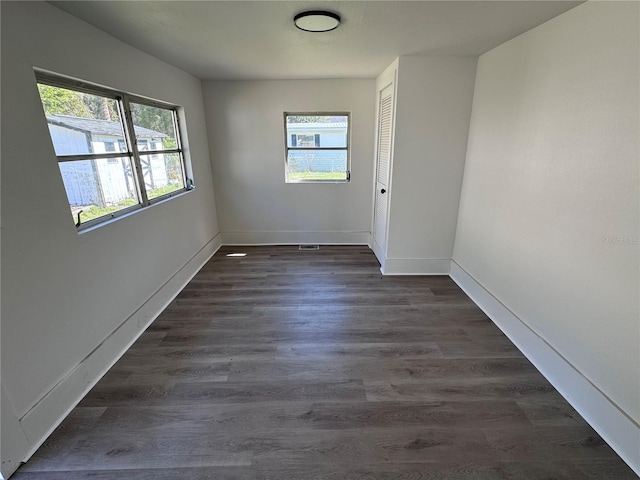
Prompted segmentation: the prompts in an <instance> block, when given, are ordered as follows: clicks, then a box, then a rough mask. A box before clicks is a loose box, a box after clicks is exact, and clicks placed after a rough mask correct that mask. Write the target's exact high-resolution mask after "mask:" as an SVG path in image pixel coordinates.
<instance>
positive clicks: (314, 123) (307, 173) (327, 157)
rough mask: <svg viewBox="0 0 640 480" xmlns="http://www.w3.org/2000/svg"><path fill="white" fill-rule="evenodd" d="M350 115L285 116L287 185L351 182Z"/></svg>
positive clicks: (305, 114)
mask: <svg viewBox="0 0 640 480" xmlns="http://www.w3.org/2000/svg"><path fill="white" fill-rule="evenodd" d="M349 117H350V115H349V113H346V112H339V113H336V112H333V113H321V112H320V113H285V114H284V128H285V141H286V148H285V150H286V153H285V180H286V182H287V183H304V182H348V181H349V180H350V172H349V130H350V121H349V119H350V118H349Z"/></svg>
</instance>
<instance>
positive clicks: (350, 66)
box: [51, 0, 582, 79]
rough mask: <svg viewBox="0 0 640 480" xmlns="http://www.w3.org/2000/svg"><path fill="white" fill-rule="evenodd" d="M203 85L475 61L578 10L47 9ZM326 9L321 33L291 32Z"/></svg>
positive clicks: (499, 4)
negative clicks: (303, 18)
mask: <svg viewBox="0 0 640 480" xmlns="http://www.w3.org/2000/svg"><path fill="white" fill-rule="evenodd" d="M51 3H53V4H54V5H56V6H57V7H59V8H61V9H62V10H65V11H67V12H69V13H71V14H72V15H75V16H76V17H79V18H81V19H83V20H85V21H87V22H88V23H90V24H92V25H94V26H96V27H98V28H99V29H101V30H104V31H105V32H107V33H109V34H111V35H113V36H114V37H117V38H119V39H121V40H123V41H124V42H126V43H128V44H130V45H133V46H134V47H136V48H139V49H140V50H143V51H145V52H148V53H150V54H151V55H154V56H155V57H158V58H160V59H162V60H164V61H166V62H168V63H170V64H173V65H175V66H177V67H179V68H181V69H183V70H186V71H188V72H190V73H192V74H193V75H195V76H197V77H199V78H202V79H286V78H357V77H360V78H362V77H364V78H373V77H376V76H377V75H378V74H379V73H380V72H382V70H383V69H384V68H385V67H387V66H388V65H389V64H390V63H391V62H392V61H393V60H394V59H395V58H396V57H398V56H400V55H412V54H427V55H479V54H481V53H484V52H486V51H488V50H490V49H492V48H493V47H495V46H497V45H500V44H501V43H503V42H505V41H507V40H509V39H511V38H513V37H515V36H517V35H519V34H520V33H523V32H525V31H527V30H529V29H531V28H533V27H535V26H537V25H539V24H541V23H543V22H545V21H547V20H549V19H550V18H553V17H555V16H557V15H559V14H560V13H563V12H565V11H567V10H569V9H570V8H573V7H575V6H576V5H578V4H579V3H582V2H579V1H559V0H553V1H540V0H536V1H524V0H518V1H453V0H448V1H362V0H361V1H340V0H330V1H327V0H318V1H310V0H305V1H299V0H298V1H243V0H235V1H53V2H51ZM310 9H327V10H331V11H333V12H336V13H339V14H340V15H341V17H342V24H341V25H340V26H339V27H338V28H337V29H336V30H334V31H332V32H327V33H309V32H303V31H300V30H298V29H296V28H295V26H294V25H293V22H292V20H293V17H294V15H295V14H296V13H299V12H301V11H303V10H310Z"/></svg>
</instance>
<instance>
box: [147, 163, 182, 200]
mask: <svg viewBox="0 0 640 480" xmlns="http://www.w3.org/2000/svg"><path fill="white" fill-rule="evenodd" d="M140 163H141V164H142V173H143V175H144V184H145V188H146V189H147V196H148V197H149V199H152V198H157V197H161V196H162V195H166V194H167V193H171V192H175V191H177V190H181V189H183V188H184V180H183V176H182V162H181V159H180V154H179V153H164V154H162V153H161V154H155V155H141V156H140Z"/></svg>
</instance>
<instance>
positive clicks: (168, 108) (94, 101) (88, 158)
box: [36, 71, 192, 229]
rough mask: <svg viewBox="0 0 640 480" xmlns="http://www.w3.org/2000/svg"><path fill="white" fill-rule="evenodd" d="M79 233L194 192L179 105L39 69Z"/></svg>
mask: <svg viewBox="0 0 640 480" xmlns="http://www.w3.org/2000/svg"><path fill="white" fill-rule="evenodd" d="M36 79H37V81H38V90H39V92H40V98H41V100H42V105H43V108H44V112H45V116H46V119H47V124H48V126H49V134H50V135H51V141H52V143H53V147H54V150H55V153H56V156H57V157H58V164H59V167H60V173H61V175H62V181H63V183H64V187H65V190H66V192H67V198H68V200H69V206H70V208H71V213H72V215H73V218H74V221H75V222H76V225H77V227H78V228H79V229H83V228H86V227H87V226H91V225H95V224H98V223H101V222H104V221H105V220H108V219H110V218H114V217H116V216H119V215H122V214H124V213H127V212H129V211H132V210H136V209H139V208H143V207H146V206H148V205H150V204H152V203H154V202H157V201H159V200H162V199H165V198H169V197H171V196H173V195H175V194H176V193H180V192H183V191H185V190H187V187H188V186H191V185H192V182H191V180H189V181H188V182H187V178H186V173H185V166H184V158H183V152H182V147H181V145H182V142H181V139H180V129H179V127H178V116H177V107H176V106H175V105H169V104H165V103H163V102H157V101H152V100H148V99H146V98H145V99H143V98H140V97H136V96H134V95H130V94H126V93H124V92H118V91H115V90H110V89H107V88H103V87H97V86H95V87H94V86H92V85H88V84H86V83H84V82H80V81H76V80H70V79H67V78H63V77H58V76H54V75H51V74H49V73H44V72H40V71H36Z"/></svg>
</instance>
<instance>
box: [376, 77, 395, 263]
mask: <svg viewBox="0 0 640 480" xmlns="http://www.w3.org/2000/svg"><path fill="white" fill-rule="evenodd" d="M392 134H393V85H389V86H387V87H386V88H384V89H383V90H382V91H381V92H380V97H379V107H378V145H377V147H378V148H377V158H376V194H375V201H374V207H373V208H374V213H373V241H374V242H375V243H376V244H377V246H378V248H379V249H380V251H381V252H384V251H385V250H386V233H387V210H388V198H387V197H388V195H387V193H386V190H387V189H388V185H389V165H390V162H391V138H392Z"/></svg>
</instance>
